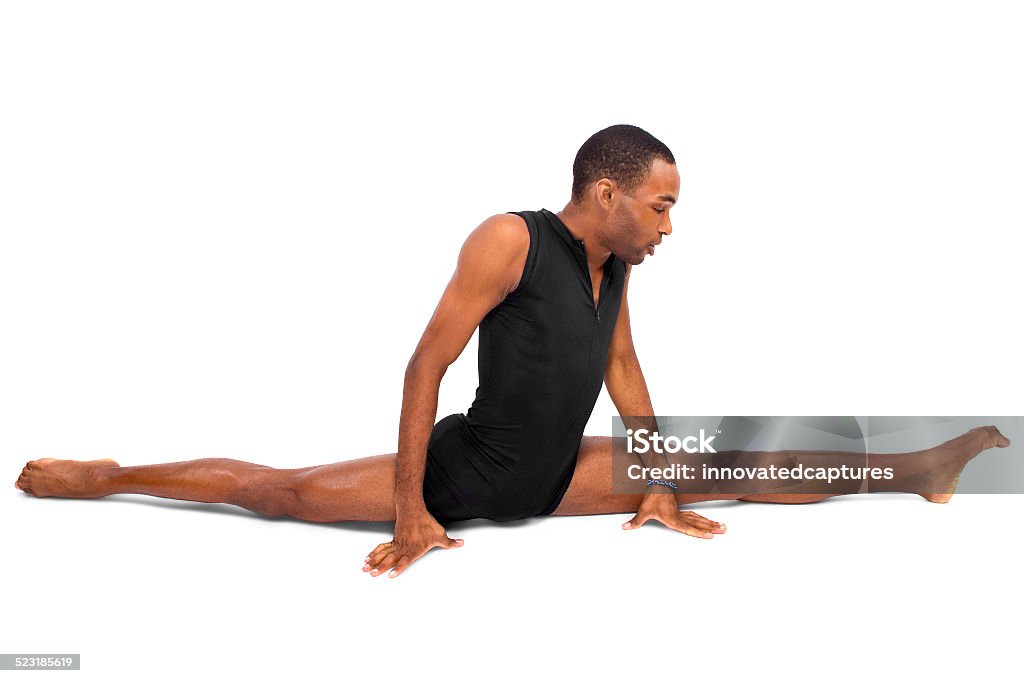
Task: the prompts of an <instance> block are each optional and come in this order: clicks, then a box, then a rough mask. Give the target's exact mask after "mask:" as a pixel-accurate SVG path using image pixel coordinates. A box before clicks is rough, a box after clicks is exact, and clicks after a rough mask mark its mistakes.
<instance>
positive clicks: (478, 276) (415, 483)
mask: <svg viewBox="0 0 1024 683" xmlns="http://www.w3.org/2000/svg"><path fill="white" fill-rule="evenodd" d="M529 247H530V235H529V232H528V230H527V228H526V224H525V222H524V221H523V219H522V218H520V217H519V216H516V215H514V214H498V215H495V216H491V217H490V218H488V219H487V220H486V221H484V222H483V223H481V224H480V225H479V226H478V227H477V228H476V229H475V230H474V231H473V232H472V233H471V234H470V235H469V237H467V238H466V241H465V243H464V244H463V246H462V249H461V251H460V253H459V258H458V263H457V265H456V268H455V273H454V274H453V275H452V278H451V280H450V281H449V282H448V285H447V287H446V288H445V290H444V293H443V294H442V296H441V300H440V301H439V302H438V304H437V307H436V308H435V309H434V313H433V315H432V316H431V318H430V321H429V322H428V323H427V327H426V329H425V330H424V332H423V335H422V337H421V338H420V341H419V343H418V344H417V346H416V350H415V351H414V352H413V355H412V358H411V359H410V360H409V364H408V366H407V367H406V371H405V386H404V390H403V395H402V415H401V419H400V421H399V427H398V456H397V468H396V476H395V539H394V540H393V541H392V542H391V543H390V544H381V545H379V546H377V548H376V549H375V550H374V551H373V553H371V555H370V562H368V563H367V564H368V567H369V568H368V569H366V571H371V573H372V574H374V575H377V574H380V573H383V572H385V571H387V570H388V569H389V568H390V567H394V569H395V571H393V572H392V575H393V576H397V575H398V574H399V573H401V572H402V570H404V568H405V567H406V566H408V565H409V564H410V563H412V562H413V561H415V560H416V559H418V558H419V557H420V556H422V555H423V554H424V553H425V552H426V551H427V550H429V549H430V548H432V547H435V546H440V547H454V546H455V545H456V544H455V542H454V541H452V540H451V539H449V538H448V537H447V534H445V531H444V528H443V527H442V526H441V525H440V524H438V522H437V520H435V519H434V517H433V516H432V515H431V514H430V513H429V511H428V510H427V508H426V504H425V502H424V500H423V475H424V470H425V468H426V458H427V445H428V443H429V441H430V434H431V432H432V431H433V426H434V420H435V418H436V417H437V397H438V391H439V389H440V385H441V378H442V377H444V374H445V372H446V371H447V369H448V366H449V365H451V364H452V363H453V362H455V360H456V359H457V358H458V357H459V356H460V355H461V354H462V351H463V350H464V349H465V347H466V344H468V343H469V340H470V338H471V337H472V336H473V331H474V330H475V329H476V328H477V326H478V325H479V324H480V321H481V320H483V318H484V316H485V315H487V313H488V312H489V311H490V310H491V309H492V308H494V307H495V306H497V305H498V304H499V303H501V301H502V300H503V299H504V298H505V296H506V295H507V294H508V293H509V292H511V291H512V290H514V289H515V288H516V287H517V286H518V284H519V278H520V276H521V275H522V272H523V267H524V266H525V263H526V254H527V252H528V251H529Z"/></svg>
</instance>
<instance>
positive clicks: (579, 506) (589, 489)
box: [553, 427, 1010, 515]
mask: <svg viewBox="0 0 1024 683" xmlns="http://www.w3.org/2000/svg"><path fill="white" fill-rule="evenodd" d="M1009 444H1010V442H1009V440H1008V439H1007V438H1006V437H1005V436H1003V435H1002V434H1000V433H999V430H997V429H996V428H995V427H978V428H976V429H972V430H970V431H968V432H966V433H965V434H962V435H961V436H958V437H957V438H955V439H951V440H950V441H947V442H945V443H943V444H940V445H938V446H935V447H934V448H930V449H928V450H924V451H917V452H914V453H896V454H888V453H885V454H875V453H868V454H864V453H847V452H842V451H764V452H745V453H742V455H743V456H744V457H745V459H746V463H747V464H748V466H749V464H756V465H757V466H762V467H768V466H770V465H772V464H774V465H776V466H779V467H783V466H787V464H786V463H787V462H790V461H791V460H792V457H793V456H794V455H798V456H799V461H800V462H802V463H803V464H804V466H805V467H806V466H807V465H808V464H809V463H811V462H814V463H815V464H816V466H819V465H820V466H822V467H841V466H842V465H844V464H845V465H847V466H849V467H864V466H867V467H881V468H885V467H892V468H893V471H894V473H895V474H896V477H895V478H894V479H892V480H888V481H886V480H880V481H875V480H870V481H869V480H864V481H861V482H858V481H853V482H851V481H848V480H847V481H835V482H833V484H834V487H833V489H832V490H829V491H826V492H823V488H825V489H827V488H828V486H827V485H826V484H825V483H824V482H822V481H809V482H806V483H803V484H797V485H795V486H791V487H788V488H787V489H786V492H785V493H781V492H776V493H758V494H750V493H735V494H730V493H725V492H714V493H682V492H677V493H676V494H675V496H676V502H677V503H679V504H680V505H688V504H691V503H699V502H705V501H711V500H743V501H750V502H755V503H790V504H791V503H815V502H818V501H820V500H825V499H826V498H831V497H833V496H839V495H847V494H852V493H878V492H899V493H916V494H918V495H920V496H922V497H923V498H925V499H926V500H928V501H931V502H933V503H945V502H947V501H948V500H949V499H950V498H951V497H952V495H953V491H954V490H955V489H956V483H957V479H958V478H959V476H960V472H961V471H962V470H963V468H964V466H965V465H966V464H967V463H968V462H969V461H970V460H971V459H972V458H974V456H976V455H978V454H979V453H981V452H982V451H983V450H986V449H989V448H993V447H999V448H1005V447H1006V446H1008V445H1009ZM721 455H725V456H736V455H738V454H737V452H735V451H730V452H723V453H722V454H721ZM687 457H688V458H691V457H692V458H695V459H699V458H700V457H706V458H707V460H708V462H709V464H710V463H711V459H710V456H687ZM727 459H728V458H727ZM687 462H692V461H691V460H687ZM801 488H803V489H804V491H803V492H802V491H801ZM748 490H749V489H748ZM665 495H668V494H667V493H666V494H665ZM642 498H643V494H642V493H613V492H612V438H611V437H607V436H585V437H583V442H582V444H581V445H580V453H579V458H578V460H577V462H576V471H575V473H574V474H573V479H572V483H571V484H570V485H569V489H568V490H567V491H566V492H565V496H563V498H562V501H561V503H560V504H559V506H558V508H557V509H556V510H555V511H554V513H553V514H555V515H599V514H612V513H629V512H636V510H637V507H638V506H639V505H640V500H641V499H642Z"/></svg>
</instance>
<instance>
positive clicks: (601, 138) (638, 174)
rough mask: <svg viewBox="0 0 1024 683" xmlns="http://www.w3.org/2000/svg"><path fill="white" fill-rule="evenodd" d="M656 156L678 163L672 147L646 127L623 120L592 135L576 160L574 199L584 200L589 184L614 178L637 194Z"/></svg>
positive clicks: (628, 190) (573, 165)
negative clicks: (623, 121) (646, 129)
mask: <svg viewBox="0 0 1024 683" xmlns="http://www.w3.org/2000/svg"><path fill="white" fill-rule="evenodd" d="M655 159H662V160H664V161H666V162H668V163H670V164H675V163H676V159H675V157H674V156H672V152H671V150H669V148H668V147H667V146H666V145H665V143H663V142H662V141H661V140H659V139H657V138H656V137H654V136H653V135H651V134H650V133H648V132H647V131H645V130H644V129H643V128H638V127H637V126H631V125H629V124H628V123H620V124H616V125H614V126H608V127H607V128H605V129H603V130H599V131H597V132H596V133H594V134H593V135H591V136H590V137H589V138H588V139H587V141H586V142H584V143H583V146H582V147H580V150H579V151H578V152H576V159H575V161H573V162H572V203H573V204H580V203H582V202H583V195H584V193H585V192H586V191H587V187H588V186H589V185H590V184H591V183H594V182H597V181H598V180H600V179H601V178H610V179H612V180H614V181H615V182H616V184H618V186H619V187H620V188H622V191H623V192H625V193H626V194H628V195H629V196H633V193H634V192H635V191H636V189H637V188H638V187H640V186H641V185H643V183H644V181H645V180H647V175H648V173H650V170H651V165H652V164H653V163H654V160H655Z"/></svg>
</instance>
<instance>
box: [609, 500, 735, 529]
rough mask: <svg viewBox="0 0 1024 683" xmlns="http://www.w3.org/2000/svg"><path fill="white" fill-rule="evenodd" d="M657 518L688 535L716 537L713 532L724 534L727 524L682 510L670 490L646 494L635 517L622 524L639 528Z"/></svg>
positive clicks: (626, 527)
mask: <svg viewBox="0 0 1024 683" xmlns="http://www.w3.org/2000/svg"><path fill="white" fill-rule="evenodd" d="M652 519H656V520H658V521H659V522H661V523H662V524H664V525H665V526H667V527H668V528H669V529H675V530H676V531H682V532H683V533H684V534H686V535H687V536H696V537H697V538H714V535H713V534H724V533H725V525H724V524H719V523H718V522H712V521H711V520H710V519H708V518H706V517H701V516H700V515H698V514H697V513H696V512H690V511H689V510H687V511H683V512H680V510H679V505H678V504H677V503H676V497H675V496H674V495H673V494H670V493H668V492H665V493H652V492H648V493H646V494H644V497H643V500H641V501H640V507H639V509H638V510H637V511H636V515H634V516H633V519H631V520H629V521H628V522H626V523H625V524H623V525H622V528H623V529H638V528H640V527H642V526H643V525H644V524H645V523H647V522H648V521H650V520H652Z"/></svg>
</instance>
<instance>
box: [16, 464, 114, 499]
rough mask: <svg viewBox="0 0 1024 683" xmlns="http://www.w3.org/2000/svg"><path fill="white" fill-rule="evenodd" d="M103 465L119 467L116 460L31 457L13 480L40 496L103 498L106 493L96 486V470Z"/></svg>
mask: <svg viewBox="0 0 1024 683" xmlns="http://www.w3.org/2000/svg"><path fill="white" fill-rule="evenodd" d="M104 467H120V465H118V464H117V462H115V461H114V460H111V459H110V458H103V459H102V460H57V459H55V458H43V459H41V460H32V461H29V463H28V464H26V465H25V468H24V469H22V470H21V476H20V477H18V481H16V482H15V483H14V485H15V486H17V487H18V488H19V489H21V490H22V491H24V492H25V493H31V494H32V495H33V496H36V497H38V498H45V497H47V496H57V497H59V498H101V497H103V496H105V495H107V494H106V493H102V492H100V491H99V490H97V489H96V486H95V484H96V479H97V477H96V471H97V470H98V469H101V468H104Z"/></svg>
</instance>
